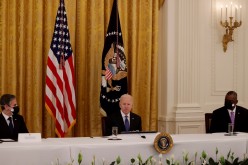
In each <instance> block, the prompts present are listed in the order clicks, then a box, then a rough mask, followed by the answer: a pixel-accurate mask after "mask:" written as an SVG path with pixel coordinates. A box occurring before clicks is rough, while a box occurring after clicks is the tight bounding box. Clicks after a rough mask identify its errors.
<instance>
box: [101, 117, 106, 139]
mask: <svg viewBox="0 0 248 165" xmlns="http://www.w3.org/2000/svg"><path fill="white" fill-rule="evenodd" d="M101 120H102V136H107V117H106V116H103V117H102V119H101Z"/></svg>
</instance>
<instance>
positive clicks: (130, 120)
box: [107, 94, 142, 135]
mask: <svg viewBox="0 0 248 165" xmlns="http://www.w3.org/2000/svg"><path fill="white" fill-rule="evenodd" d="M119 105H120V111H118V112H116V113H113V114H112V115H110V116H108V119H107V120H108V123H107V134H108V135H111V134H112V127H114V126H116V127H118V133H121V132H128V131H141V130H142V127H141V117H140V116H139V115H137V114H135V113H132V112H131V110H132V107H133V97H132V96H131V95H129V94H124V95H122V96H121V98H120V103H119Z"/></svg>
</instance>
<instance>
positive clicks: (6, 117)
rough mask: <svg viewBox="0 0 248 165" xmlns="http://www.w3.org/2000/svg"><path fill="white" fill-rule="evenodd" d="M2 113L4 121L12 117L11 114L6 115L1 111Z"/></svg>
mask: <svg viewBox="0 0 248 165" xmlns="http://www.w3.org/2000/svg"><path fill="white" fill-rule="evenodd" d="M2 114H3V117H4V118H5V120H6V121H7V120H8V118H9V117H12V116H8V115H6V114H5V113H3V112H2Z"/></svg>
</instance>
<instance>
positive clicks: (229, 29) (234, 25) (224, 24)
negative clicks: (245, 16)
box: [220, 2, 242, 52]
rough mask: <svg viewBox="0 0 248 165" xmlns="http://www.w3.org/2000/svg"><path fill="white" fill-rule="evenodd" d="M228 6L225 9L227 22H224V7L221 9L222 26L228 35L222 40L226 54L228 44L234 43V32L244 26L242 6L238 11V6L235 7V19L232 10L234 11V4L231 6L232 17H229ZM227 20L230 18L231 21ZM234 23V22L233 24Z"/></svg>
mask: <svg viewBox="0 0 248 165" xmlns="http://www.w3.org/2000/svg"><path fill="white" fill-rule="evenodd" d="M227 9H228V6H227V5H226V7H225V10H226V11H225V19H226V20H225V21H224V22H222V7H221V20H220V24H221V26H222V27H224V28H225V29H226V33H225V34H224V36H223V39H222V45H223V50H224V52H226V50H227V44H228V42H232V41H234V40H233V37H232V35H233V30H234V29H236V28H238V27H240V26H241V24H242V21H241V20H242V11H241V9H242V6H241V5H240V7H239V9H238V5H236V6H235V13H234V17H233V13H232V10H233V3H232V2H231V5H230V11H229V13H230V16H228V10H227ZM238 11H239V15H240V18H239V19H240V21H238ZM227 18H229V20H227ZM233 21H234V22H233Z"/></svg>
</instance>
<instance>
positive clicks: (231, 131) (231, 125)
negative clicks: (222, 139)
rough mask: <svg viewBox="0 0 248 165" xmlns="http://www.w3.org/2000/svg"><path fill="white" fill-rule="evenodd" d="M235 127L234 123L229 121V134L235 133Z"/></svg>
mask: <svg viewBox="0 0 248 165" xmlns="http://www.w3.org/2000/svg"><path fill="white" fill-rule="evenodd" d="M233 128H234V125H233V123H228V134H229V135H233Z"/></svg>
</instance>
